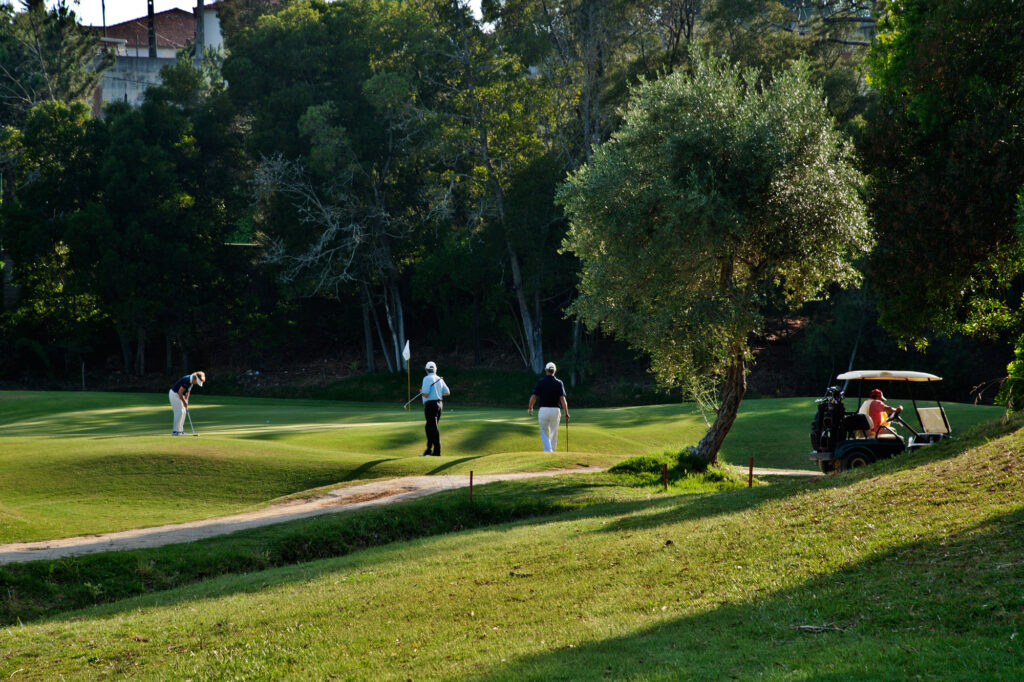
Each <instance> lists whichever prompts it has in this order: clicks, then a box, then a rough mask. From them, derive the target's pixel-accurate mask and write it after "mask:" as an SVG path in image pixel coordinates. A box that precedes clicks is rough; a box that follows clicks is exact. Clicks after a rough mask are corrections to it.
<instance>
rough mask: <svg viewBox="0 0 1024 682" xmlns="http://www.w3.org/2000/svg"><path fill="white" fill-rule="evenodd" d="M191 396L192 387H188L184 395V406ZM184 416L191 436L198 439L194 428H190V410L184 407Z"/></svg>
mask: <svg viewBox="0 0 1024 682" xmlns="http://www.w3.org/2000/svg"><path fill="white" fill-rule="evenodd" d="M191 396H192V387H191V386H189V387H188V391H187V392H186V393H185V404H186V405H187V404H188V399H189V398H190V397H191ZM185 416H187V417H188V426H189V428H190V429H192V436H193V437H195V438H199V434H198V433H196V427H194V426H192V410H190V409H188V408H187V407H186V408H185Z"/></svg>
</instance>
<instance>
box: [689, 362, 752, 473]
mask: <svg viewBox="0 0 1024 682" xmlns="http://www.w3.org/2000/svg"><path fill="white" fill-rule="evenodd" d="M746 392H747V369H746V367H745V366H744V362H743V349H742V347H737V348H735V349H734V350H733V358H732V362H731V363H729V368H728V369H727V370H726V372H725V385H724V386H723V387H722V403H721V405H720V406H719V408H718V416H717V417H716V418H715V422H714V423H713V424H712V425H711V428H710V429H708V432H707V433H706V434H704V437H703V438H702V439H701V441H700V443H698V444H697V448H696V452H695V453H694V454H695V455H696V456H697V457H699V458H700V459H702V460H704V461H705V462H707V463H708V464H714V463H716V462H718V451H719V450H720V449H721V448H722V443H723V442H725V437H726V436H727V435H729V429H731V428H732V425H733V423H734V422H735V421H736V415H737V414H738V413H739V410H740V402H741V401H742V400H743V395H744V394H745V393H746Z"/></svg>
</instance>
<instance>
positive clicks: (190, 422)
mask: <svg viewBox="0 0 1024 682" xmlns="http://www.w3.org/2000/svg"><path fill="white" fill-rule="evenodd" d="M185 414H186V415H188V425H189V428H191V429H192V435H193V436H195V437H196V438H199V434H198V433H196V427H194V426H192V410H185ZM566 440H568V438H567V439H566Z"/></svg>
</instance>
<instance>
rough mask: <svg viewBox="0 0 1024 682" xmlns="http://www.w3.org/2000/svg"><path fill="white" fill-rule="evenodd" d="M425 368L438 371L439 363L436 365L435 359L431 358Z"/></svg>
mask: <svg viewBox="0 0 1024 682" xmlns="http://www.w3.org/2000/svg"><path fill="white" fill-rule="evenodd" d="M423 369H425V370H427V371H428V372H436V371H437V365H435V364H434V361H433V360H431V361H430V362H428V363H427V366H426V367H424V368H423Z"/></svg>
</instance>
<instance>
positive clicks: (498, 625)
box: [0, 425, 1024, 680]
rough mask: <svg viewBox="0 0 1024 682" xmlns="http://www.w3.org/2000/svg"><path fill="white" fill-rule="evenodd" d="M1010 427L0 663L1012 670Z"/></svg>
mask: <svg viewBox="0 0 1024 682" xmlns="http://www.w3.org/2000/svg"><path fill="white" fill-rule="evenodd" d="M1012 428H1015V425H1014V427H999V426H993V427H991V428H989V429H988V430H987V431H985V432H982V433H979V434H977V435H976V436H974V437H973V438H972V439H971V440H970V441H968V442H962V443H960V444H957V443H948V444H943V445H940V446H935V447H934V448H931V449H928V450H925V451H922V452H921V453H918V454H915V455H912V456H909V457H906V458H902V459H897V460H891V461H887V462H882V463H879V464H876V465H874V466H872V467H868V468H866V469H861V470H857V471H855V472H848V473H843V474H840V475H837V476H834V477H827V478H819V479H815V480H799V481H783V482H778V483H775V484H773V485H770V486H760V487H754V488H753V489H740V490H733V491H726V492H718V493H710V492H704V493H698V494H682V495H680V494H676V493H670V494H663V493H658V492H657V490H656V489H648V490H647V491H646V494H644V491H643V490H636V491H634V492H633V493H632V494H615V493H611V494H610V495H609V496H608V497H607V498H606V499H604V500H603V501H602V500H601V499H594V500H592V503H591V504H588V505H586V506H585V507H583V508H581V509H577V510H574V511H569V512H566V513H563V514H560V515H557V516H554V517H549V518H543V519H537V520H531V521H520V522H517V523H513V524H508V525H502V526H499V527H493V528H486V529H478V530H472V531H467V532H462V533H454V534H449V535H445V536H439V537H431V538H424V539H420V540H415V541H411V542H403V543H397V544H392V545H388V546H384V547H380V548H375V549H369V550H366V551H360V552H356V553H354V554H351V555H348V556H345V557H341V558H335V559H326V560H322V561H316V562H310V563H304V564H300V565H296V566H290V567H285V568H277V569H273V570H268V571H261V572H256V573H251V574H247V575H243V576H223V577H219V578H217V579H214V580H209V581H206V582H203V583H201V584H198V585H195V586H191V587H188V588H183V589H177V590H172V591H167V592H159V593H154V594H150V595H147V596H144V597H139V598H135V599H131V600H126V601H122V602H117V603H114V604H110V605H106V606H102V607H97V608H94V609H91V610H88V611H84V612H77V613H73V614H67V615H66V616H63V617H59V618H55V619H53V620H51V621H48V622H43V623H39V624H29V625H24V626H18V627H9V628H5V629H3V630H0V652H4V654H3V656H0V677H5V678H6V677H12V676H13V678H14V679H17V676H18V675H24V674H27V673H31V674H32V675H35V676H36V677H40V678H52V679H58V678H59V677H61V676H63V677H65V678H67V679H96V678H107V677H120V676H138V677H142V678H157V679H229V678H244V679H298V678H303V679H327V678H330V677H337V678H341V679H367V680H369V679H454V678H460V679H461V678H468V679H477V678H482V677H486V678H488V679H502V680H522V679H536V680H541V679H543V680H548V679H573V680H576V679H586V680H603V679H636V680H676V679H755V678H758V679H761V678H763V679H770V680H793V679H818V680H848V679H863V680H879V679H885V680H897V679H900V680H902V679H914V678H922V679H941V680H979V679H984V680H1017V679H1020V678H1021V676H1022V675H1024V642H1022V638H1021V635H1020V634H1019V633H1020V632H1021V631H1022V629H1024V600H1022V597H1021V591H1020V585H1021V583H1022V581H1024V532H1022V531H1024V468H1022V467H1021V466H1020V456H1021V452H1024V435H1022V434H1021V433H1020V432H1012V433H1010V434H1009V435H1004V434H1006V432H1007V431H1011V430H1012ZM965 446H969V447H966V448H965ZM589 480H590V479H588V478H587V477H579V476H576V477H573V478H571V479H568V480H566V481H563V482H558V481H548V482H544V483H540V482H533V484H532V485H533V487H532V488H531V492H533V493H535V494H542V491H543V490H544V489H545V486H551V487H552V488H551V489H550V490H548V492H547V493H546V494H548V495H555V496H557V495H558V494H559V490H561V491H563V494H565V495H566V496H567V497H570V496H573V495H579V494H581V491H582V490H583V489H585V488H586V487H587V485H588V481H589ZM595 482H596V480H595ZM504 491H505V494H514V493H515V486H512V485H509V486H506V487H505V488H504ZM523 492H525V490H524V491H523ZM141 563H142V562H141V560H140V568H139V571H141V572H144V570H145V567H144V566H142V565H141ZM19 671H20V672H19Z"/></svg>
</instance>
